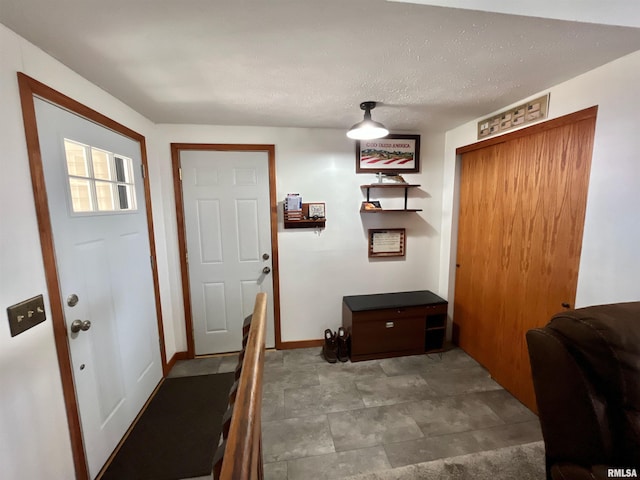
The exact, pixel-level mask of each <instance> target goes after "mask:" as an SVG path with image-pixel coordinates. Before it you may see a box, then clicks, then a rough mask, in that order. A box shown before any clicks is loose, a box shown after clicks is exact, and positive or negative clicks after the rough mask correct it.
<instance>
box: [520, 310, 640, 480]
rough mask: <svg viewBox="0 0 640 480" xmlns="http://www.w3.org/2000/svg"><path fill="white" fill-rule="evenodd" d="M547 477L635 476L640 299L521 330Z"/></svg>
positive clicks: (638, 466)
mask: <svg viewBox="0 0 640 480" xmlns="http://www.w3.org/2000/svg"><path fill="white" fill-rule="evenodd" d="M527 344H528V347H529V358H530V360H531V370H532V373H533V384H534V388H535V392H536V400H537V404H538V411H539V416H540V423H541V426H542V434H543V437H544V442H545V452H546V461H547V478H549V479H553V480H561V479H583V478H584V479H594V478H595V479H600V478H603V479H604V478H612V477H628V478H633V477H636V478H640V302H630V303H617V304H611V305H597V306H593V307H587V308H580V309H576V310H569V311H566V312H562V313H559V314H557V315H555V316H554V317H553V318H552V319H551V321H550V322H549V324H548V325H547V326H545V327H544V328H538V329H534V330H530V331H528V332H527Z"/></svg>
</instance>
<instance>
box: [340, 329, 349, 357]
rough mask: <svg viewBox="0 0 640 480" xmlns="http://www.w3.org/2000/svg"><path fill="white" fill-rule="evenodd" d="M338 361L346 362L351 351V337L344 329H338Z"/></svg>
mask: <svg viewBox="0 0 640 480" xmlns="http://www.w3.org/2000/svg"><path fill="white" fill-rule="evenodd" d="M337 337H338V360H340V361H341V362H346V361H347V360H349V353H350V350H351V345H350V343H351V335H349V332H347V331H346V330H345V329H344V328H342V327H340V328H339V329H338V335H337Z"/></svg>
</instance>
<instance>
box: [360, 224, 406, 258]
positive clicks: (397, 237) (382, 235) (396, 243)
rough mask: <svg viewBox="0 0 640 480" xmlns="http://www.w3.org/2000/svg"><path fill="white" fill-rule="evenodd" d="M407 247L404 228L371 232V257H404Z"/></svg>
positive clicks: (372, 230)
mask: <svg viewBox="0 0 640 480" xmlns="http://www.w3.org/2000/svg"><path fill="white" fill-rule="evenodd" d="M406 245H407V239H406V235H405V229H404V228H387V229H384V230H381V229H370V230H369V257H404V254H405V248H406Z"/></svg>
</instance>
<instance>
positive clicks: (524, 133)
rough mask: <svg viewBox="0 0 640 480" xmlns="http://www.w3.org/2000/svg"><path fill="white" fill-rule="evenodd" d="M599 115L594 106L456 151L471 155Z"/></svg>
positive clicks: (459, 148) (458, 153) (596, 107)
mask: <svg viewBox="0 0 640 480" xmlns="http://www.w3.org/2000/svg"><path fill="white" fill-rule="evenodd" d="M597 115H598V106H597V105H594V106H593V107H589V108H585V109H584V110H579V111H577V112H574V113H569V114H568V115H563V116H562V117H558V118H554V119H552V120H547V121H546V122H542V123H536V124H535V125H531V126H530V127H525V128H522V129H520V130H516V131H515V132H511V133H505V134H504V135H499V136H497V137H493V138H487V139H486V140H482V141H481V142H476V143H472V144H470V145H465V146H463V147H458V148H457V149H456V154H457V155H461V154H463V153H469V152H473V151H474V150H480V149H482V148H485V147H490V146H492V145H498V144H499V143H505V142H508V141H511V140H515V139H516V138H522V137H528V136H529V135H535V134H536V133H540V132H544V131H546V130H551V129H553V128H558V127H563V126H565V125H569V124H571V123H576V122H579V121H581V120H586V119H588V118H595V117H597Z"/></svg>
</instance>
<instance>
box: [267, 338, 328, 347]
mask: <svg viewBox="0 0 640 480" xmlns="http://www.w3.org/2000/svg"><path fill="white" fill-rule="evenodd" d="M323 343H324V340H323V339H322V338H320V339H318V340H297V341H295V342H280V345H279V348H278V350H292V349H294V348H311V347H321V346H322V344H323Z"/></svg>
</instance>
